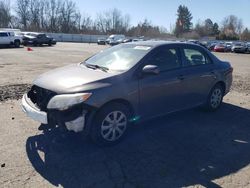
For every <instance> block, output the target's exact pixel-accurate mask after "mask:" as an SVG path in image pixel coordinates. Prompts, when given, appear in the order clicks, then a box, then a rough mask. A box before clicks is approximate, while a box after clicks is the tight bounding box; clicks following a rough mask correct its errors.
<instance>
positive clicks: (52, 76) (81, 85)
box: [33, 64, 117, 94]
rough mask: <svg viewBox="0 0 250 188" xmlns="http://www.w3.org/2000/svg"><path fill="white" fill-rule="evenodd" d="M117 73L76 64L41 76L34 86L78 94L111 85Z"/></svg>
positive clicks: (59, 92)
mask: <svg viewBox="0 0 250 188" xmlns="http://www.w3.org/2000/svg"><path fill="white" fill-rule="evenodd" d="M115 75H117V73H110V72H103V71H101V70H98V69H96V70H93V69H90V68H87V67H85V66H84V65H80V64H74V65H68V66H65V67H62V68H58V69H54V70H51V71H49V72H46V73H44V74H42V75H40V76H39V77H38V78H37V79H35V80H34V82H33V84H34V85H37V86H39V87H41V88H45V89H48V90H50V91H54V92H56V93H58V94H61V93H76V92H80V91H86V90H92V89H97V88H100V87H106V86H108V85H110V82H108V80H110V79H111V78H112V77H114V76H115Z"/></svg>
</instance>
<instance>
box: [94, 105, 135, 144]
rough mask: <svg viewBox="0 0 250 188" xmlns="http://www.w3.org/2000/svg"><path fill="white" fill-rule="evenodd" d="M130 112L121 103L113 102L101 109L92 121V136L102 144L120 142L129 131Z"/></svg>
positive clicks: (96, 141)
mask: <svg viewBox="0 0 250 188" xmlns="http://www.w3.org/2000/svg"><path fill="white" fill-rule="evenodd" d="M129 117H130V112H129V110H128V108H127V107H126V106H125V105H123V104H120V103H112V104H109V105H107V106H105V107H104V108H103V109H101V110H100V111H99V112H98V113H97V115H96V117H95V118H94V121H93V123H92V129H91V138H92V140H93V141H94V142H95V143H96V144H98V145H101V146H109V145H113V144H116V143H118V142H120V141H121V140H122V139H123V138H124V137H125V135H126V133H127V128H128V124H129Z"/></svg>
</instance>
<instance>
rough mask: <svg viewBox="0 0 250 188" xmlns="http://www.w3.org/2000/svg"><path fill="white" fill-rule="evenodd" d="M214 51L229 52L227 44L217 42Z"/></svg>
mask: <svg viewBox="0 0 250 188" xmlns="http://www.w3.org/2000/svg"><path fill="white" fill-rule="evenodd" d="M213 51H214V52H227V51H228V49H227V46H226V45H225V44H216V45H215V46H214V50H213Z"/></svg>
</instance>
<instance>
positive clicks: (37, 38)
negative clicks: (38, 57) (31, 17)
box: [23, 33, 56, 46]
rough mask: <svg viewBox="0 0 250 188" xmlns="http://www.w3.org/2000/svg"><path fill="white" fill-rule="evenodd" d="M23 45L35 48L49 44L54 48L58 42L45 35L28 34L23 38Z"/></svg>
mask: <svg viewBox="0 0 250 188" xmlns="http://www.w3.org/2000/svg"><path fill="white" fill-rule="evenodd" d="M23 44H24V45H34V46H37V45H43V44H47V45H49V46H52V45H55V44H56V40H55V39H53V38H52V37H49V36H47V35H46V34H44V33H28V34H26V35H24V36H23Z"/></svg>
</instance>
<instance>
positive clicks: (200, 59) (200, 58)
mask: <svg viewBox="0 0 250 188" xmlns="http://www.w3.org/2000/svg"><path fill="white" fill-rule="evenodd" d="M184 54H185V57H186V62H187V65H186V66H196V65H205V64H209V63H211V61H210V59H209V58H208V57H207V56H206V55H204V54H203V53H202V52H200V51H199V50H196V49H191V48H190V49H184Z"/></svg>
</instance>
